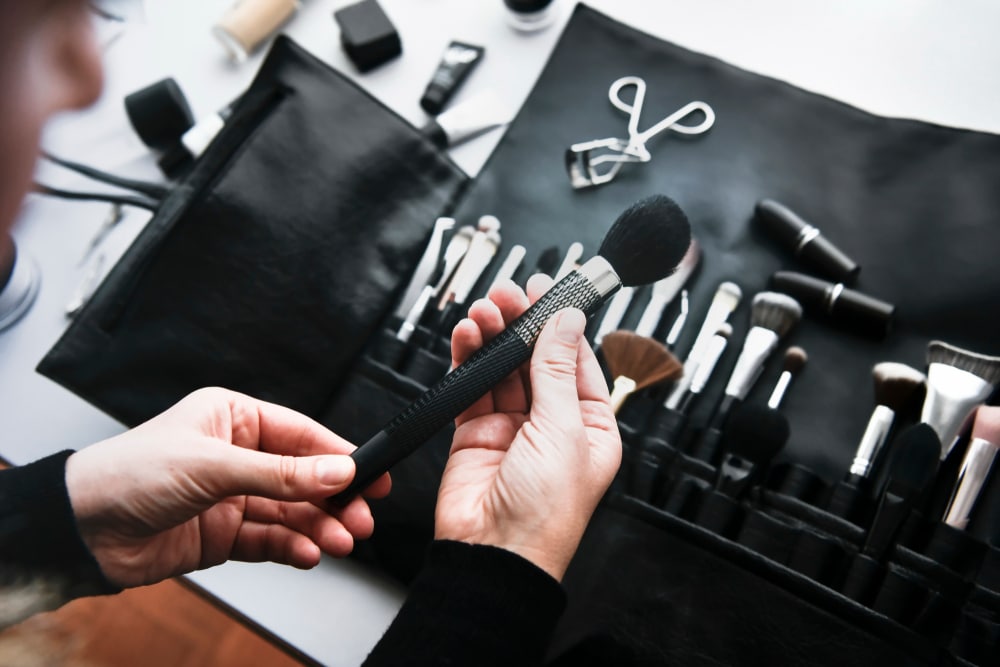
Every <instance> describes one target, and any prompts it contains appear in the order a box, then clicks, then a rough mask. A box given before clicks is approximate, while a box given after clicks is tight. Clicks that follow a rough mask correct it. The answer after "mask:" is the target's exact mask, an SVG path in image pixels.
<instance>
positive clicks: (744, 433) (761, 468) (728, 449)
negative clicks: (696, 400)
mask: <svg viewBox="0 0 1000 667" xmlns="http://www.w3.org/2000/svg"><path fill="white" fill-rule="evenodd" d="M789 431H790V429H789V425H788V419H787V418H786V417H785V415H783V414H781V413H780V412H778V411H777V410H776V409H774V408H772V407H770V406H765V405H757V404H754V403H741V404H740V405H738V406H736V408H734V409H733V413H732V416H731V417H730V419H729V421H728V422H726V430H725V434H724V437H723V446H724V450H725V456H724V458H723V461H722V464H721V465H720V466H719V470H718V474H717V475H716V479H715V488H717V489H718V490H720V491H722V492H723V493H725V494H726V495H728V496H731V497H733V498H739V497H741V496H742V495H743V494H744V493H746V491H747V489H749V488H750V487H751V486H753V485H754V484H755V483H756V482H757V481H758V480H760V478H761V476H762V475H763V474H764V472H765V471H766V470H767V468H768V466H769V465H770V464H771V461H772V460H773V459H774V457H775V456H777V455H778V453H779V452H780V451H781V450H782V449H783V448H784V446H785V443H786V442H788V435H789Z"/></svg>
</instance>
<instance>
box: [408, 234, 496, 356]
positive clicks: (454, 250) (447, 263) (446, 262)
mask: <svg viewBox="0 0 1000 667" xmlns="http://www.w3.org/2000/svg"><path fill="white" fill-rule="evenodd" d="M475 233H476V230H475V228H474V227H473V226H472V225H463V226H462V227H460V228H459V229H458V230H457V231H456V232H455V233H454V234H452V235H451V239H449V240H448V245H447V246H445V249H444V257H443V258H442V259H441V262H440V265H441V274H440V275H439V276H438V277H437V280H436V281H435V283H434V284H433V285H431V284H430V283H429V282H428V284H427V285H424V288H423V289H422V290H421V291H420V295H419V296H418V297H417V300H416V301H415V302H414V304H413V306H412V307H411V308H410V310H409V312H408V313H407V314H406V318H405V319H404V320H403V323H402V324H401V325H399V330H398V331H396V339H397V340H399V341H401V342H403V343H406V342H409V340H410V337H411V336H412V335H413V332H414V331H416V329H417V325H418V324H419V323H420V319H421V318H422V317H423V315H424V311H425V310H427V304H429V303H430V302H431V299H433V298H434V297H436V296H437V295H438V294H440V293H441V290H443V289H444V286H445V285H446V284H447V283H448V281H449V280H451V276H452V274H453V273H455V269H456V268H457V267H458V265H459V263H460V262H461V261H462V258H463V257H465V253H466V252H467V251H468V250H469V244H470V243H471V242H472V236H473V234H475Z"/></svg>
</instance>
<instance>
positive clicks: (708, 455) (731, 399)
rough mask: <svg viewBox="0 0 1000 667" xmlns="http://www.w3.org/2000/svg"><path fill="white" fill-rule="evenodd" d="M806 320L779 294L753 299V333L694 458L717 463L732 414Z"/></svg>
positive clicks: (791, 301) (762, 294)
mask: <svg viewBox="0 0 1000 667" xmlns="http://www.w3.org/2000/svg"><path fill="white" fill-rule="evenodd" d="M801 318H802V306H800V305H799V302H798V301H796V300H795V299H793V298H792V297H790V296H786V295H784V294H779V293H778V292H760V293H758V294H757V295H756V296H755V297H754V299H753V306H752V309H751V312H750V325H751V326H750V331H748V332H747V337H746V338H745V339H744V341H743V349H741V350H740V356H739V358H738V359H737V360H736V366H735V367H734V368H733V372H732V374H730V376H729V384H727V385H726V391H725V394H723V396H722V399H721V400H720V401H719V404H718V406H716V409H715V413H714V416H713V417H712V420H711V422H710V423H709V426H708V428H706V429H705V431H704V433H702V436H701V438H699V440H698V442H697V443H696V444H695V446H694V448H693V449H692V452H691V453H692V455H694V456H696V457H697V458H700V459H702V460H703V461H708V462H709V463H711V462H713V461H714V460H715V457H716V454H717V453H718V448H719V439H720V438H721V436H722V427H723V425H725V423H726V419H727V418H728V416H729V412H730V410H732V408H733V406H735V405H736V404H737V403H738V402H740V401H742V400H743V399H744V398H746V396H747V394H748V393H749V392H750V389H751V388H752V387H753V385H754V383H755V382H756V381H757V378H759V377H760V374H761V371H763V370H764V362H765V361H767V359H768V357H769V356H770V355H771V353H772V352H774V350H775V348H776V347H778V342H779V341H780V340H781V339H782V337H784V336H785V334H787V333H788V332H789V331H790V330H791V329H792V327H794V326H795V324H796V323H797V322H798V321H799V320H800V319H801Z"/></svg>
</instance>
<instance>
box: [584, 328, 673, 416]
mask: <svg viewBox="0 0 1000 667" xmlns="http://www.w3.org/2000/svg"><path fill="white" fill-rule="evenodd" d="M601 351H602V353H603V354H604V361H605V363H606V364H607V367H608V373H609V374H610V375H611V377H612V378H613V383H614V384H613V387H612V390H611V407H612V409H614V411H615V414H618V411H619V410H620V409H621V406H622V405H624V404H625V399H627V398H628V397H629V396H631V395H632V394H633V393H635V392H637V391H641V390H643V389H645V388H647V387H652V386H653V385H655V384H660V383H661V382H666V381H667V380H676V379H677V378H678V377H680V375H681V373H682V372H683V371H684V365H683V364H682V363H681V362H680V360H679V359H678V358H677V357H675V356H674V355H673V353H672V352H671V351H670V350H668V349H667V346H666V345H664V344H663V343H661V342H659V341H658V340H654V339H652V338H649V337H648V336H641V335H639V334H637V333H635V332H633V331H612V332H611V333H609V334H608V335H607V336H605V337H604V340H603V342H602V343H601Z"/></svg>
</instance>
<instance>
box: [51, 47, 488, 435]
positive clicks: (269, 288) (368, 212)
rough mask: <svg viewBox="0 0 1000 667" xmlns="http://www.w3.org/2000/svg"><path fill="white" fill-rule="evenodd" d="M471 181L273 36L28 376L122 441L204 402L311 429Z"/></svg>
mask: <svg viewBox="0 0 1000 667" xmlns="http://www.w3.org/2000/svg"><path fill="white" fill-rule="evenodd" d="M467 182H468V179H467V177H466V176H465V175H464V174H463V173H462V172H461V170H459V169H458V168H457V167H456V166H455V165H454V164H453V163H452V162H451V161H450V160H448V159H447V157H445V156H443V154H442V153H440V152H439V151H438V150H437V149H436V148H434V147H433V146H432V145H431V144H430V142H429V141H427V140H426V139H425V138H424V137H422V136H421V135H420V133H419V132H418V131H417V130H416V129H414V128H413V127H412V126H411V125H409V124H408V123H407V122H405V121H404V120H403V119H401V118H399V117H398V116H397V115H396V114H395V113H393V112H392V111H390V110H389V109H388V108H386V107H385V106H383V105H382V104H381V103H379V102H378V101H376V100H375V99H374V98H372V97H370V96H369V95H368V94H367V93H365V92H364V91H363V90H362V89H360V88H359V87H357V86H356V85H355V84H354V83H352V82H351V81H350V80H348V79H347V78H345V77H343V76H342V75H340V74H338V73H337V72H336V71H334V70H332V69H330V68H329V67H328V66H326V65H325V64H323V63H322V62H321V61H319V60H318V59H316V58H315V57H314V56H312V55H310V54H308V53H307V52H306V51H305V50H303V49H302V48H301V47H299V46H297V45H296V44H295V43H294V42H292V41H291V40H290V39H288V38H286V37H279V38H278V39H277V40H276V41H275V43H274V46H273V48H272V50H271V51H270V53H269V55H268V57H267V59H266V60H265V62H264V63H263V65H262V66H261V69H260V71H259V73H258V75H257V77H256V78H255V80H254V82H253V84H252V85H251V87H250V88H249V90H248V91H247V92H246V93H245V94H244V95H243V96H242V97H241V100H240V102H239V103H238V105H237V107H236V108H235V109H234V112H233V116H232V119H231V120H230V121H229V122H228V123H227V125H226V127H225V129H223V131H222V132H221V133H220V135H219V136H218V137H216V140H215V141H214V142H213V144H212V145H211V147H210V148H209V149H208V151H207V152H206V153H205V154H204V155H203V156H202V158H201V159H200V160H199V161H198V163H197V165H196V166H195V168H194V170H193V171H192V172H191V173H190V174H189V175H188V176H187V177H186V178H185V179H184V180H183V181H182V182H181V183H180V184H178V185H177V186H176V187H175V188H173V190H172V191H171V193H170V194H169V195H168V196H167V198H166V199H165V200H164V201H163V202H162V204H161V205H160V207H159V210H158V211H157V213H156V214H155V215H154V217H153V219H152V220H151V221H150V222H149V224H148V225H147V226H146V227H145V228H144V230H143V231H142V233H141V234H140V235H139V237H138V238H137V239H136V241H135V242H134V244H133V245H132V246H131V247H130V248H129V250H128V251H127V252H126V254H125V255H124V257H123V259H122V260H121V261H120V262H119V263H118V264H117V265H116V266H115V268H114V270H113V271H112V272H111V274H110V275H109V277H108V278H107V279H106V280H105V281H104V283H103V284H102V285H101V287H100V288H99V290H98V291H97V292H96V294H95V295H94V297H93V298H92V300H91V301H90V303H89V304H88V305H87V306H86V308H85V309H84V310H83V311H82V312H81V313H80V314H79V316H78V317H77V319H76V321H74V323H73V324H72V325H71V326H70V327H69V329H68V330H67V331H66V333H65V335H64V336H63V337H62V338H61V339H60V341H59V342H58V343H57V344H56V345H55V346H54V347H53V348H52V350H51V351H50V352H49V353H48V355H47V356H46V357H45V358H44V359H43V360H42V362H41V363H40V364H39V367H38V370H39V372H41V373H43V374H45V375H47V376H49V377H51V378H52V379H54V380H56V381H58V382H60V383H62V384H63V385H65V386H66V387H68V388H69V389H71V390H73V391H75V392H76V393H78V394H79V395H80V396H82V397H83V398H85V399H87V400H88V401H90V402H91V403H93V404H95V405H96V406H97V407H99V408H101V409H102V410H104V411H105V412H107V413H109V414H111V415H113V416H114V417H116V418H117V419H119V420H121V421H123V422H124V423H126V424H130V425H133V424H136V423H138V422H141V421H143V420H145V419H147V418H149V417H151V416H153V415H155V414H157V413H158V412H160V411H162V410H163V409H165V408H167V407H168V406H170V405H171V404H173V403H174V402H176V401H177V400H178V399H180V398H181V397H183V396H184V395H185V394H186V393H188V392H189V391H191V390H193V389H196V388H198V387H202V386H207V385H220V386H225V387H228V388H231V389H235V390H239V391H243V392H246V393H248V394H252V395H254V396H257V397H259V398H262V399H267V400H272V401H275V402H277V403H281V404H283V405H287V406H289V407H292V408H295V409H297V410H300V411H302V412H305V413H306V414H309V415H311V416H314V417H315V416H319V415H320V414H322V412H323V411H324V410H325V408H326V406H327V403H328V401H329V400H330V397H331V395H332V394H333V393H334V391H335V389H336V387H337V386H338V384H339V383H340V382H341V381H342V380H343V377H344V374H345V372H346V370H347V368H348V367H349V366H350V364H351V363H353V362H354V360H355V358H356V356H357V354H358V352H359V351H360V350H361V348H362V347H363V346H364V345H365V343H366V341H367V340H368V338H369V337H370V336H371V335H372V334H373V332H374V331H376V330H377V327H378V325H379V323H380V322H381V321H382V320H383V319H384V317H385V316H386V314H387V313H388V312H389V311H390V310H391V308H392V307H393V305H394V302H395V298H396V297H397V296H398V292H399V291H400V290H401V289H402V287H403V286H404V285H405V281H406V279H407V276H408V274H409V273H410V272H411V271H412V270H413V268H414V267H415V265H416V262H417V261H418V259H419V257H420V253H421V251H422V246H423V243H424V239H425V238H426V236H427V235H428V234H429V232H430V229H431V227H432V226H433V223H434V220H435V219H436V218H437V217H438V216H439V215H442V214H444V213H446V212H448V211H449V210H450V209H451V208H452V207H453V206H454V202H455V199H456V197H458V196H459V195H460V194H461V193H462V192H463V190H464V188H465V186H466V184H467Z"/></svg>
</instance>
